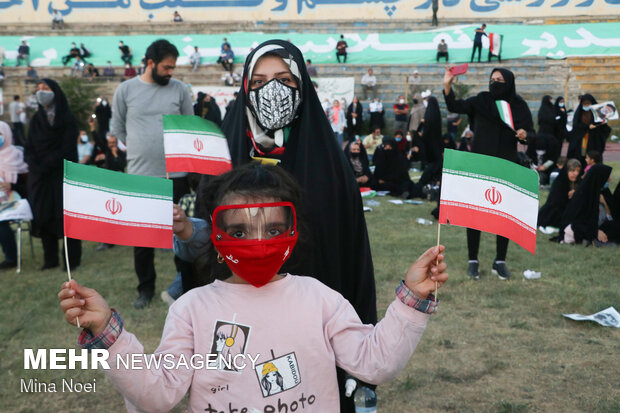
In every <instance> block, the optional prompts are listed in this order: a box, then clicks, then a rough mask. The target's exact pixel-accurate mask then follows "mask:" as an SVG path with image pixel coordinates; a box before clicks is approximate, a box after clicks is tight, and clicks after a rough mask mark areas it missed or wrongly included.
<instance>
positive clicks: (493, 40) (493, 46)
mask: <svg viewBox="0 0 620 413" xmlns="http://www.w3.org/2000/svg"><path fill="white" fill-rule="evenodd" d="M502 37H503V35H501V34H499V33H489V51H490V52H491V54H492V55H493V56H499V55H500V53H501V52H502Z"/></svg>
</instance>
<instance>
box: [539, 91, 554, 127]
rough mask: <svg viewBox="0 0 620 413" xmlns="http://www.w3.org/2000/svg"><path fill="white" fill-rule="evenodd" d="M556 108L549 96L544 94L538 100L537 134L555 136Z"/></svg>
mask: <svg viewBox="0 0 620 413" xmlns="http://www.w3.org/2000/svg"><path fill="white" fill-rule="evenodd" d="M555 117H556V110H555V107H554V106H553V101H552V99H551V96H549V95H545V96H543V98H542V100H541V101H540V108H539V109H538V134H544V135H551V136H555V131H556V119H555Z"/></svg>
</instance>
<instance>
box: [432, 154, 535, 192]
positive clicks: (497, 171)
mask: <svg viewBox="0 0 620 413" xmlns="http://www.w3.org/2000/svg"><path fill="white" fill-rule="evenodd" d="M443 173H448V174H453V175H461V176H470V177H472V178H476V179H483V180H487V181H493V182H498V183H504V184H506V185H508V186H511V187H513V188H514V189H515V190H518V191H519V192H522V193H524V194H526V195H528V196H531V197H532V198H536V199H538V173H537V172H536V171H534V170H532V169H529V168H526V167H523V166H521V165H517V164H516V163H514V162H510V161H507V160H505V159H501V158H496V157H494V156H487V155H481V154H478V153H471V152H464V151H455V150H453V149H446V150H445V152H444V158H443ZM502 181H503V182H502Z"/></svg>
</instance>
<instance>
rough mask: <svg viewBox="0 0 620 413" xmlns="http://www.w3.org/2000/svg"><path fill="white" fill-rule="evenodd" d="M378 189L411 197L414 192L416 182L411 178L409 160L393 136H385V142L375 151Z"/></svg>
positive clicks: (374, 158)
mask: <svg viewBox="0 0 620 413" xmlns="http://www.w3.org/2000/svg"><path fill="white" fill-rule="evenodd" d="M373 160H374V162H375V179H376V181H377V184H376V185H375V187H376V189H377V190H379V191H390V195H391V196H399V197H403V198H410V197H412V196H413V193H414V184H413V182H412V181H411V179H410V178H409V161H408V160H407V157H406V156H405V154H404V153H402V152H400V151H399V150H398V148H397V142H396V140H394V139H393V138H383V144H382V145H380V146H379V147H378V148H377V150H376V151H375V156H374V157H373Z"/></svg>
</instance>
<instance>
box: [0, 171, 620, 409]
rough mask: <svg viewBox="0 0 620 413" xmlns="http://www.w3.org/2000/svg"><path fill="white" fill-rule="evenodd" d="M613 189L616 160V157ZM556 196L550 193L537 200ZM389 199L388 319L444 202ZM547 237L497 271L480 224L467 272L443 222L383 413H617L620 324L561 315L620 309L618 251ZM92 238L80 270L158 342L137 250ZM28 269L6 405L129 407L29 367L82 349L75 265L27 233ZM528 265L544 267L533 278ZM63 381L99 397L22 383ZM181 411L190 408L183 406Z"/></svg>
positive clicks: (376, 228)
mask: <svg viewBox="0 0 620 413" xmlns="http://www.w3.org/2000/svg"><path fill="white" fill-rule="evenodd" d="M612 166H614V172H613V175H612V188H615V185H616V183H617V182H618V180H619V179H620V163H618V162H617V163H615V164H612ZM546 196H547V193H546V191H543V192H542V193H541V202H544V200H545V198H546ZM375 200H378V201H379V202H380V203H381V205H379V206H376V207H374V210H373V212H370V213H367V215H366V219H367V223H368V228H369V233H370V241H371V245H372V252H373V258H374V265H375V274H376V282H377V294H378V303H377V305H378V308H379V316H380V317H381V316H383V313H384V311H385V309H386V308H387V306H388V305H389V303H390V302H391V300H392V299H393V296H394V288H395V287H396V285H397V283H398V282H399V280H400V279H401V278H402V277H403V276H404V273H405V271H406V269H407V267H408V265H409V264H410V263H411V262H412V260H414V259H415V258H416V257H417V256H418V255H419V254H420V253H421V252H422V251H424V250H425V249H426V248H427V247H428V246H431V245H434V244H435V242H436V236H437V226H436V224H434V225H432V226H421V225H418V224H416V223H415V219H416V218H417V217H424V218H430V215H429V212H430V211H431V209H432V208H433V207H434V205H432V204H430V203H426V204H424V205H420V206H414V205H392V204H390V203H388V202H387V200H388V198H375ZM548 238H549V236H547V235H543V234H540V233H539V237H538V243H537V254H536V256H532V255H531V254H529V253H528V252H526V251H525V250H523V249H522V248H520V247H518V246H517V245H516V244H514V243H511V244H510V247H509V252H508V265H509V268H510V270H511V271H512V274H513V278H512V280H510V281H499V280H498V279H497V277H496V276H494V275H492V274H491V271H490V269H491V263H492V260H493V257H494V254H495V237H494V236H492V235H489V234H483V236H482V243H481V248H480V251H481V253H480V257H479V258H480V268H481V279H480V280H479V281H477V282H474V281H471V280H469V279H468V278H467V277H466V276H465V271H466V266H467V251H466V244H465V230H464V229H463V228H458V227H449V226H444V227H442V230H441V240H442V243H443V244H444V245H446V260H447V262H448V265H449V273H450V281H449V282H448V283H447V284H446V285H445V287H444V288H442V289H441V290H440V294H439V295H440V300H441V305H440V310H439V313H438V314H437V315H435V316H433V318H432V320H431V322H430V324H429V326H428V328H427V330H426V333H425V335H424V337H423V338H422V341H421V342H420V345H419V347H418V349H417V350H416V352H415V354H414V356H413V357H412V358H411V360H410V361H409V363H408V365H407V366H406V368H405V369H404V370H403V372H402V373H401V374H400V375H399V376H398V378H397V379H396V380H394V381H393V382H391V383H389V384H387V385H383V386H380V387H379V389H378V395H379V403H380V404H379V410H380V411H382V412H390V413H391V412H446V411H447V412H506V413H507V412H610V413H611V412H619V411H620V374H619V372H620V331H619V330H618V329H613V328H605V327H601V326H599V325H598V324H594V323H591V322H575V321H571V320H568V319H565V318H564V317H562V313H573V312H575V313H582V314H591V313H594V312H596V311H599V310H601V309H604V308H607V307H608V306H610V305H613V306H615V307H616V309H620V288H619V284H620V283H619V276H620V274H619V270H620V250H619V249H618V248H601V249H597V248H584V247H581V246H565V245H558V244H555V243H551V242H549V241H548ZM95 247H96V244H95V243H91V242H87V243H84V254H83V258H82V264H83V265H82V267H80V268H79V269H78V270H77V271H75V273H74V274H73V275H74V277H75V278H76V279H77V280H78V281H79V282H80V283H82V284H84V285H87V286H90V287H92V288H95V289H97V290H98V291H100V292H101V293H102V294H103V295H104V296H105V297H106V298H107V300H108V302H109V303H110V305H111V306H113V307H115V308H116V309H117V310H118V311H119V312H120V313H121V314H122V315H123V317H124V319H125V326H126V328H127V329H129V330H130V331H132V332H133V333H135V334H136V335H137V336H138V337H139V338H140V340H141V341H142V343H143V344H144V346H145V350H146V351H147V352H152V351H153V350H154V349H155V348H156V347H157V345H158V343H159V338H160V335H161V329H162V327H163V323H164V318H165V315H166V310H167V307H166V305H165V304H164V303H163V302H161V300H159V298H158V297H156V299H155V300H154V301H153V305H151V307H150V308H149V309H148V310H145V311H137V310H134V309H133V307H132V306H131V303H132V302H133V300H134V298H135V297H136V292H135V286H136V284H137V279H136V276H135V274H134V270H133V255H132V250H131V248H129V247H116V248H113V249H110V250H107V251H104V252H96V251H95ZM24 251H25V252H24V255H25V262H24V269H23V273H22V274H15V273H14V272H12V271H3V272H1V273H0V276H1V277H2V279H3V280H4V282H5V284H4V287H3V288H2V290H1V291H0V318H1V319H2V323H0V349H1V352H0V354H1V357H0V371H1V372H2V373H1V375H0V406H1V407H0V411H2V412H24V413H25V412H33V413H34V412H88V411H101V412H120V411H124V407H123V401H122V398H121V397H120V396H119V394H118V393H117V392H116V390H114V389H113V388H112V386H111V385H110V384H109V383H108V382H106V380H105V378H104V376H103V375H102V374H101V373H99V372H98V371H93V370H46V371H42V370H38V371H32V370H28V371H26V370H23V363H24V362H23V349H24V348H73V347H74V346H75V341H76V338H77V334H78V330H76V329H75V328H73V327H71V326H69V325H68V324H66V323H65V322H64V318H63V316H62V314H61V311H60V309H59V307H58V302H57V299H56V294H57V292H58V289H59V287H60V285H61V283H62V282H63V281H65V279H66V273H64V272H62V271H60V270H52V271H46V272H39V271H38V268H39V267H40V266H41V264H42V250H41V248H40V241H39V240H35V258H34V259H33V258H32V257H31V255H30V250H29V245H28V242H27V241H26V242H25V250H24ZM156 267H157V270H158V281H157V288H158V290H157V294H159V292H161V290H162V289H164V288H165V287H166V286H167V285H168V284H169V283H170V282H171V281H172V279H173V277H174V265H173V261H172V253H171V252H166V251H158V252H157V254H156ZM525 269H535V270H537V271H541V272H542V278H541V279H539V280H526V279H525V278H524V277H523V276H522V272H523V270H525ZM29 378H36V379H38V380H39V382H46V381H54V382H57V383H58V382H60V381H61V380H62V379H63V378H65V379H70V378H74V379H76V380H79V381H87V380H91V381H92V380H93V379H95V380H96V390H97V391H96V392H95V393H88V394H87V393H82V394H78V393H62V392H58V393H46V394H33V393H22V392H20V382H21V379H29ZM174 411H175V412H182V411H184V409H183V406H181V405H180V406H178V407H177V408H176V409H175V410H174Z"/></svg>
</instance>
